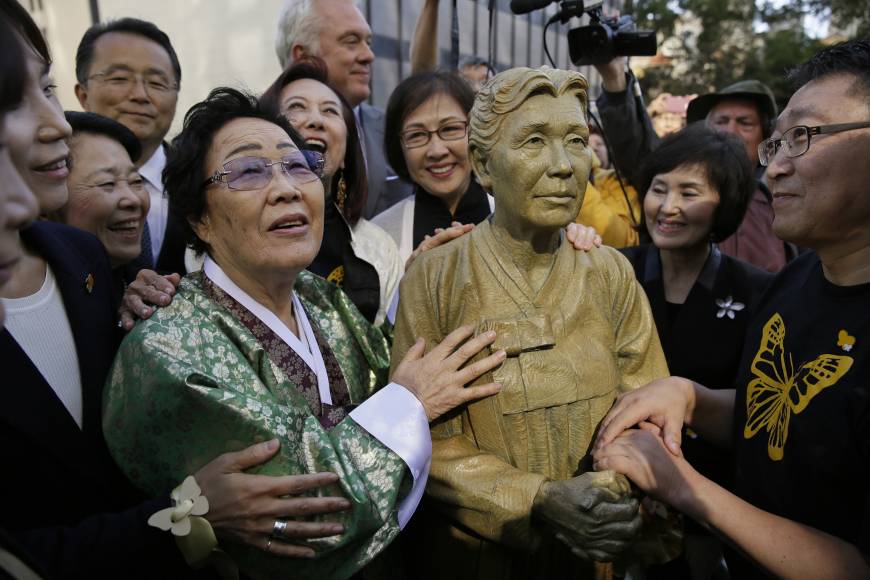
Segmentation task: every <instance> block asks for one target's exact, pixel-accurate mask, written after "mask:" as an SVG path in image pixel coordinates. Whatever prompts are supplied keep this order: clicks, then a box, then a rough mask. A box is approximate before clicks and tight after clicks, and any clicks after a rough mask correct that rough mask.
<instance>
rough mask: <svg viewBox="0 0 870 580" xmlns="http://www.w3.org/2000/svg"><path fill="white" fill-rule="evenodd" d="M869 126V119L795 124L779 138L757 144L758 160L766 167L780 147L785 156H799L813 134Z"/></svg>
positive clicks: (805, 148)
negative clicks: (823, 123) (852, 121)
mask: <svg viewBox="0 0 870 580" xmlns="http://www.w3.org/2000/svg"><path fill="white" fill-rule="evenodd" d="M867 127H870V121H863V122H861V123H837V124H835V125H817V126H815V127H807V126H806V125H797V126H795V127H792V128H791V129H788V130H787V131H785V132H784V133H783V134H782V137H780V138H779V139H774V138H772V137H771V138H770V139H765V140H764V141H762V142H761V143H759V144H758V161H759V162H760V163H761V165H763V166H764V167H767V166H768V165H769V164H770V162H771V161H773V158H774V157H775V156H776V154H777V152H779V150H780V149H783V150H784V151H785V156H786V157H800V156H801V155H803V154H804V153H806V152H807V151H809V149H810V140H811V138H812V136H813V135H830V134H831V133H840V132H842V131H851V130H852V129H865V128H867Z"/></svg>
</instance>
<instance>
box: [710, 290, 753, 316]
mask: <svg viewBox="0 0 870 580" xmlns="http://www.w3.org/2000/svg"><path fill="white" fill-rule="evenodd" d="M716 306H718V307H719V312H717V313H716V318H724V317H725V316H727V317H728V318H730V319H731V320H734V313H735V312H740V311H741V310H743V309H744V308H746V305H745V304H743V303H741V302H737V301H735V300H734V298H733V297H731V296H730V295H729V296H728V297H727V298H726V299H725V300H722V299H721V298H717V299H716Z"/></svg>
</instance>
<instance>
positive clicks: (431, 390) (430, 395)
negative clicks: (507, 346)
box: [391, 325, 507, 422]
mask: <svg viewBox="0 0 870 580" xmlns="http://www.w3.org/2000/svg"><path fill="white" fill-rule="evenodd" d="M473 334H474V326H471V325H468V326H460V327H459V328H457V329H456V330H454V331H453V332H451V333H450V334H448V335H447V336H446V337H445V338H444V340H442V341H441V342H440V343H439V344H437V345H435V347H434V348H433V349H432V350H431V351H430V352H429V353H428V354H425V355H424V353H425V352H426V341H424V340H423V339H422V338H420V339H417V342H416V343H414V345H413V346H412V347H411V348H410V349H408V353H407V354H406V355H405V358H403V359H402V362H401V363H399V366H398V367H396V371H395V372H394V373H393V376H392V378H391V380H392V381H393V382H394V383H398V384H400V385H402V386H403V387H405V388H406V389H408V390H409V391H411V392H412V393H414V395H416V396H417V398H418V399H419V400H420V402H421V403H422V404H423V408H424V409H425V410H426V416H427V417H428V418H429V421H430V422H431V421H434V420H435V419H437V418H438V417H440V416H441V415H443V414H444V413H446V412H447V411H450V410H451V409H453V408H455V407H458V406H459V405H463V404H465V403H469V402H471V401H476V400H477V399H482V398H484V397H489V396H491V395H494V394H496V393H498V392H499V390H501V385H499V384H498V383H489V384H486V385H479V386H475V387H466V386H465V385H467V384H468V383H471V382H472V381H474V380H475V379H477V378H478V377H480V376H481V375H483V374H486V373H488V372H489V371H491V370H492V369H494V368H496V367H497V366H499V365H500V364H501V363H502V362H504V359H505V357H506V356H507V354H506V353H505V351H503V350H499V351H497V352H495V353H493V354H491V355H489V356H487V357H486V358H483V359H481V360H479V361H476V362H474V363H472V364H470V365H468V366H466V367H463V365H464V364H465V363H466V362H468V361H469V360H471V359H472V358H473V357H474V356H475V355H477V354H478V353H479V352H480V351H482V350H483V349H484V348H486V347H487V346H489V345H490V344H492V343H493V342H494V341H495V332H492V331H490V332H485V333H483V334H480V335H478V336H475V337H473V338H472V335H473Z"/></svg>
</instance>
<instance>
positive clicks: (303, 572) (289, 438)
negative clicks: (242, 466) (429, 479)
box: [103, 272, 411, 580]
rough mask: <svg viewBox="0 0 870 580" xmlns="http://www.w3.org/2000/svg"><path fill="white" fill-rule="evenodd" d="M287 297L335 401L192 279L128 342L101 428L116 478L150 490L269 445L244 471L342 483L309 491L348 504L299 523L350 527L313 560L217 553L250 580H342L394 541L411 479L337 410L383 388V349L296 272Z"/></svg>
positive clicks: (328, 290) (157, 491)
mask: <svg viewBox="0 0 870 580" xmlns="http://www.w3.org/2000/svg"><path fill="white" fill-rule="evenodd" d="M294 292H295V293H296V296H297V297H298V298H299V301H300V302H301V304H302V306H303V308H304V310H305V313H306V314H307V316H308V320H309V322H310V323H311V326H312V328H313V329H314V330H315V332H316V334H317V343H318V344H319V345H320V350H321V353H322V354H323V358H324V363H325V365H326V370H327V374H328V375H329V390H330V392H331V394H332V403H333V404H332V405H326V404H323V403H322V402H321V400H320V399H319V397H318V392H317V383H316V379H315V382H314V384H313V386H312V379H311V376H310V374H311V373H310V372H308V369H307V367H306V366H305V363H304V362H302V361H301V360H294V359H293V352H292V350H291V349H290V348H288V347H287V345H286V343H284V342H281V341H280V339H277V337H275V336H273V335H270V333H269V331H268V329H267V328H266V327H265V325H263V324H261V323H258V321H257V320H256V319H255V317H254V316H253V315H252V314H251V313H250V312H248V313H245V311H244V309H243V308H242V310H239V308H241V307H240V306H239V305H238V304H233V303H232V301H231V300H230V302H227V297H226V296H225V295H224V294H223V293H222V292H220V291H219V289H215V288H214V287H212V286H211V281H210V280H209V279H208V278H206V277H205V275H204V274H203V273H201V272H197V273H195V274H191V275H189V276H188V277H186V278H185V279H184V280H183V281H182V283H181V285H180V286H179V288H178V293H177V295H176V296H175V297H174V298H173V300H172V304H171V305H170V306H168V307H166V308H161V309H159V310H157V312H156V313H155V314H154V316H153V317H152V318H151V319H149V320H147V321H144V322H142V323H140V324H139V325H138V326H137V327H136V328H135V329H134V330H133V332H131V333H130V334H129V335H128V336H127V337H126V338H125V340H124V342H123V344H122V345H121V348H120V351H119V353H118V356H117V358H116V360H115V363H114V366H113V369H112V371H111V373H110V376H109V379H108V384H107V386H106V394H105V397H104V417H103V421H104V429H105V433H106V439H107V442H108V445H109V448H110V450H111V451H112V455H113V457H114V458H115V460H116V461H117V463H118V464H119V465H120V467H121V468H122V469H123V471H124V472H125V473H126V475H127V476H128V477H129V478H130V479H131V480H132V481H133V482H134V483H136V484H137V485H138V486H139V487H141V488H142V489H144V490H145V491H147V492H148V493H151V494H154V495H161V494H168V492H169V491H170V490H171V489H172V488H173V487H175V486H176V485H178V484H179V483H181V481H182V480H183V479H184V478H185V477H186V476H187V475H190V474H193V473H194V472H195V471H196V470H198V469H199V468H200V467H202V466H203V465H205V464H206V463H208V462H209V461H211V460H212V459H214V458H215V457H217V456H218V455H220V454H221V453H224V452H227V451H238V450H240V449H243V448H245V447H247V446H248V445H251V444H253V443H256V442H258V441H267V440H269V439H272V438H278V439H279V440H280V443H281V448H280V450H279V451H278V454H277V455H276V456H275V457H274V458H273V459H271V460H270V461H268V462H267V463H264V464H262V465H260V466H256V467H254V468H252V469H250V470H248V472H249V473H258V474H264V475H288V474H305V473H316V472H323V471H331V472H333V473H336V474H338V475H339V477H340V480H339V482H338V483H336V484H334V485H331V486H326V487H322V488H319V489H318V490H316V491H315V492H311V495H322V496H343V497H346V498H347V499H348V500H350V501H351V503H352V509H350V510H348V511H343V512H339V513H335V514H325V515H320V516H313V517H311V518H309V519H310V520H311V521H331V522H339V523H342V524H343V525H344V526H345V530H346V531H345V532H344V533H343V534H341V535H338V536H333V537H329V538H322V539H317V540H310V541H309V542H308V543H309V545H311V546H312V547H314V548H315V550H317V552H318V556H317V557H316V558H315V559H305V558H282V557H277V556H274V555H270V554H267V553H265V552H264V551H262V549H256V548H253V547H249V546H243V545H241V544H233V543H230V542H223V543H222V544H221V547H222V548H223V549H224V550H225V551H227V552H228V553H229V554H230V556H231V557H232V558H233V559H234V560H235V561H236V562H237V563H238V564H239V567H240V569H241V571H242V573H243V574H245V575H246V576H247V577H250V578H254V579H266V578H268V579H270V580H272V579H281V578H318V579H319V578H348V577H350V576H351V575H353V574H355V573H356V572H357V571H359V570H360V569H361V568H362V567H363V566H365V565H366V564H368V563H369V562H370V561H371V560H372V559H373V558H374V556H376V555H377V554H378V553H379V552H381V551H382V550H383V549H384V548H385V547H386V546H387V545H388V544H389V543H390V542H391V541H392V540H393V539H394V538H395V537H396V535H397V534H398V533H399V530H400V526H399V522H398V519H399V518H398V516H397V508H398V507H399V504H400V502H401V500H402V499H403V496H405V494H406V493H407V492H408V487H409V485H408V484H409V483H410V479H411V478H410V477H409V476H408V473H409V470H408V469H407V467H406V465H405V463H404V462H403V461H402V459H401V458H400V457H399V456H398V455H396V454H395V453H394V452H392V451H391V450H390V449H388V448H387V447H386V446H385V445H384V444H382V443H381V441H379V440H378V439H376V438H375V437H373V436H372V435H371V434H369V433H368V432H367V431H366V430H365V429H363V428H362V427H361V426H360V425H359V424H358V423H357V422H356V421H354V419H353V417H352V416H348V415H347V411H349V410H350V409H352V408H353V407H354V406H356V405H359V404H360V403H362V402H363V401H364V400H366V399H367V398H369V397H370V396H372V395H373V394H374V393H375V392H376V391H377V390H378V389H380V388H381V387H382V386H384V385H385V384H386V382H387V372H388V370H389V368H388V367H389V345H388V342H387V340H386V339H385V337H384V335H383V334H382V333H381V331H380V330H379V329H377V328H375V327H373V326H372V325H371V324H369V323H368V321H366V320H365V318H363V316H362V315H361V314H360V313H359V311H358V310H357V309H356V307H354V305H353V303H352V302H351V301H350V299H349V298H348V297H347V296H346V295H345V294H344V293H343V292H341V291H340V290H339V289H338V288H336V287H335V286H333V285H332V284H330V283H328V282H326V281H325V280H323V279H322V278H318V277H316V276H314V275H313V274H310V273H308V272H302V273H301V274H300V275H299V277H298V278H297V281H296V284H295V286H294ZM276 541H277V540H276Z"/></svg>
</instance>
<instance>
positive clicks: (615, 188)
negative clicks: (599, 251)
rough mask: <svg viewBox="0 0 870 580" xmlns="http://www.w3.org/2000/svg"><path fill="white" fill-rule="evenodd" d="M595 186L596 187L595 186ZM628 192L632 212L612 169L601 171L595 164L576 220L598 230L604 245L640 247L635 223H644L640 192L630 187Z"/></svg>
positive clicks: (626, 185) (626, 189)
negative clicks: (642, 221) (635, 221)
mask: <svg viewBox="0 0 870 580" xmlns="http://www.w3.org/2000/svg"><path fill="white" fill-rule="evenodd" d="M593 181H594V182H595V185H593V184H592V182H593ZM623 183H624V184H625V192H626V193H627V194H628V199H629V200H630V203H631V209H629V206H628V204H627V203H626V200H625V195H624V194H623V193H622V188H621V187H620V186H619V180H617V179H616V173H615V172H614V171H613V170H612V169H601V167H600V166H599V165H598V164H597V163H596V164H595V166H594V167H593V169H592V179H591V180H590V181H589V183H588V185H587V186H586V195H585V197H584V198H583V206H582V207H581V208H580V214H579V215H578V216H577V219H576V220H574V221H575V222H577V223H578V224H583V225H584V226H589V227H593V228H595V230H596V231H597V232H598V234H599V235H600V236H601V239H602V240H603V242H604V244H605V245H608V246H612V247H614V248H625V247H627V246H636V245H638V244H639V243H640V238H639V236H638V232H637V229H635V227H634V220H633V219H632V214H633V215H634V217H635V219H638V220H640V219H642V214H641V208H640V201H639V200H638V195H637V191H636V190H635V189H634V188H633V187H632V186H630V185H628V184H627V183H625V182H623Z"/></svg>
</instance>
